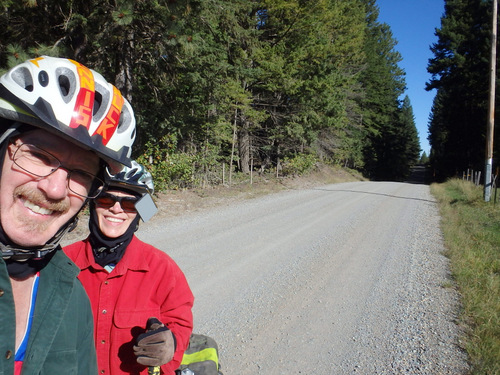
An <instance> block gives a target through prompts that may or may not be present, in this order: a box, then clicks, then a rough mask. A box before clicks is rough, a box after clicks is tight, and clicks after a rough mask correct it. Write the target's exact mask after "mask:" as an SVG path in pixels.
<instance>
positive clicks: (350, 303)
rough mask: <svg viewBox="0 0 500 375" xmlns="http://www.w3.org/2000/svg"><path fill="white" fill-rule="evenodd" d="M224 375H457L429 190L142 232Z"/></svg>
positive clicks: (347, 194) (307, 201)
mask: <svg viewBox="0 0 500 375" xmlns="http://www.w3.org/2000/svg"><path fill="white" fill-rule="evenodd" d="M138 235H139V237H140V238H142V239H143V240H145V241H147V242H149V243H151V244H153V245H154V246H156V247H158V248H160V249H162V250H164V251H166V252H167V253H168V254H170V255H171V256H172V257H173V258H174V259H175V260H176V262H177V263H178V264H179V266H180V267H181V268H182V269H183V270H184V272H185V274H186V277H187V278H188V281H189V283H190V285H191V288H192V290H193V293H194V295H195V298H196V300H195V306H194V310H193V311H194V317H195V328H194V331H195V332H197V333H203V334H207V335H210V336H212V337H213V338H215V339H216V341H217V342H218V344H219V346H220V352H221V353H220V355H221V363H222V371H223V372H224V375H245V374H264V375H268V374H271V375H272V374H308V375H311V374H369V375H372V374H454V375H456V374H465V373H466V371H467V364H466V356H465V354H464V353H463V352H462V351H461V350H460V349H459V347H458V335H459V331H458V327H457V326H456V324H455V318H456V314H457V311H458V308H459V302H458V296H457V294H456V293H455V292H454V290H453V289H452V288H451V287H450V285H451V284H452V283H451V281H450V278H449V270H448V262H447V259H446V258H445V257H444V256H443V251H444V247H443V240H442V236H441V232H440V228H439V215H438V211H437V206H436V203H435V202H434V199H433V197H432V196H431V195H430V192H429V186H427V185H422V184H409V183H392V182H349V183H342V184H334V185H327V186H322V187H317V188H312V189H306V190H295V191H286V192H281V193H277V194H273V195H268V196H265V197H261V198H255V199H252V200H247V201H241V202H236V203H232V204H230V205H227V206H224V207H217V208H212V209H209V210H205V211H202V212H197V213H191V214H187V215H183V216H179V217H175V218H166V219H165V220H161V221H156V222H153V223H150V224H149V225H143V226H142V227H141V229H140V231H139V232H138Z"/></svg>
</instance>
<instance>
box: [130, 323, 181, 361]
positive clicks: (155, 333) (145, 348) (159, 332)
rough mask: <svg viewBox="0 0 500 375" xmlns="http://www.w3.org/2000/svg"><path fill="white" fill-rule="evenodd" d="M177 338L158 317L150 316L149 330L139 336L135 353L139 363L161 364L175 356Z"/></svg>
mask: <svg viewBox="0 0 500 375" xmlns="http://www.w3.org/2000/svg"><path fill="white" fill-rule="evenodd" d="M174 352H175V339H174V335H173V334H172V331H170V330H169V329H168V328H167V327H165V325H164V324H163V323H162V322H160V321H159V320H158V319H157V318H149V319H148V324H147V330H146V332H145V333H142V334H140V335H139V336H138V337H137V344H136V345H134V354H135V356H136V357H137V363H140V364H141V365H144V366H161V365H164V364H165V363H168V362H170V361H171V360H172V358H174Z"/></svg>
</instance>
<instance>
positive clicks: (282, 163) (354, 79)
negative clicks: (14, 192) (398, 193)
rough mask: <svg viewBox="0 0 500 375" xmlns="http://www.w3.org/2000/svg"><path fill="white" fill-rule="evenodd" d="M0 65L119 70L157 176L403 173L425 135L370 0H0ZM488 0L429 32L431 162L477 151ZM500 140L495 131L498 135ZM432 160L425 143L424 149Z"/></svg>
mask: <svg viewBox="0 0 500 375" xmlns="http://www.w3.org/2000/svg"><path fill="white" fill-rule="evenodd" d="M0 4H1V6H2V9H3V12H2V14H1V15H0V35H1V37H0V70H1V71H2V72H3V71H6V70H7V69H8V68H10V67H12V66H14V65H16V64H18V63H20V62H22V61H24V60H26V59H28V58H32V57H36V56H40V55H50V56H61V57H67V58H71V59H74V60H77V61H79V62H81V63H83V64H85V65H87V66H89V67H91V68H93V69H94V70H96V71H98V72H100V73H101V74H102V75H103V76H104V77H106V78H107V79H108V80H109V81H110V82H113V83H114V84H115V85H116V86H117V87H118V88H119V89H120V90H121V92H122V93H123V95H124V96H125V97H126V98H127V99H128V100H129V101H130V102H131V104H132V106H133V108H134V111H135V115H136V119H137V124H138V131H137V139H136V143H135V146H134V154H133V156H134V157H135V158H137V159H138V160H139V161H140V162H142V163H144V164H146V165H147V166H148V167H149V168H150V169H151V171H152V172H153V175H154V177H155V180H156V182H157V185H158V187H159V188H160V189H161V188H178V187H189V186H194V185H196V184H198V183H199V182H200V181H201V180H203V181H204V182H208V183H209V184H217V183H220V179H221V168H222V167H221V166H222V165H224V168H226V170H227V172H226V173H232V172H235V173H236V172H238V173H243V174H248V173H249V172H250V171H258V172H260V173H264V172H269V173H276V174H281V175H286V174H300V173H302V172H305V171H307V170H308V169H311V168H313V167H314V165H316V164H317V163H318V162H322V163H329V164H334V165H340V166H342V167H347V168H351V169H355V170H358V171H360V172H362V173H363V174H364V175H365V176H366V177H367V178H370V179H374V180H393V181H401V180H404V179H405V178H406V177H407V176H408V174H409V172H410V168H411V166H413V165H414V164H415V163H417V162H418V161H419V160H420V158H421V156H420V152H421V150H420V144H419V139H418V133H417V130H416V127H415V122H414V115H413V109H412V106H411V102H410V99H409V98H408V96H406V95H405V72H404V71H403V70H402V69H401V68H400V66H399V63H400V62H401V60H402V58H401V55H400V54H399V52H398V51H397V40H396V39H395V37H394V36H393V34H392V32H391V29H390V27H389V26H388V25H387V24H385V23H382V22H380V21H379V19H378V15H379V9H378V6H377V4H376V1H375V0H115V1H103V0H85V1H83V0H72V1H67V0H23V1H14V0H0ZM490 8H491V0H489V1H485V0H447V1H446V12H445V14H444V15H443V19H442V26H441V28H440V29H437V30H436V33H437V34H436V35H437V36H438V38H439V40H438V42H437V43H436V44H435V45H433V46H431V49H432V52H433V53H434V54H435V58H433V59H431V60H430V61H429V66H428V71H429V73H430V77H431V78H430V80H429V82H428V83H427V89H429V90H433V89H436V92H437V95H436V99H435V101H434V105H433V112H432V114H431V116H430V120H429V121H430V122H429V131H430V133H429V140H430V143H431V147H432V150H431V153H430V155H429V161H430V163H431V164H432V166H433V168H434V170H435V171H437V174H438V175H443V176H445V175H452V174H454V173H456V172H457V171H458V170H459V169H460V168H466V167H467V166H469V165H470V166H473V165H474V166H475V164H480V165H482V164H483V163H484V142H485V140H484V137H485V132H486V113H487V111H486V110H487V103H488V98H487V89H488V63H489V47H488V45H489V42H490V34H489V30H490V25H491V10H490ZM496 144H498V143H496ZM425 159H426V160H427V155H425Z"/></svg>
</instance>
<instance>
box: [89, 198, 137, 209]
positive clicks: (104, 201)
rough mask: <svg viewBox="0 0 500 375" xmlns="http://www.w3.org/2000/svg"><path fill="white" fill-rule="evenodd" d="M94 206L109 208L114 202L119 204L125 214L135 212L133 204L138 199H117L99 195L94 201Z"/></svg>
mask: <svg viewBox="0 0 500 375" xmlns="http://www.w3.org/2000/svg"><path fill="white" fill-rule="evenodd" d="M94 201H95V204H96V205H97V206H99V207H102V208H106V209H107V208H111V207H113V206H114V205H115V204H116V202H119V203H120V206H121V208H122V210H123V211H125V212H134V213H135V212H137V210H136V208H135V204H136V203H137V201H138V199H137V198H135V197H117V196H116V195H113V194H109V193H104V194H101V195H99V196H98V197H97V198H96V199H95V200H94Z"/></svg>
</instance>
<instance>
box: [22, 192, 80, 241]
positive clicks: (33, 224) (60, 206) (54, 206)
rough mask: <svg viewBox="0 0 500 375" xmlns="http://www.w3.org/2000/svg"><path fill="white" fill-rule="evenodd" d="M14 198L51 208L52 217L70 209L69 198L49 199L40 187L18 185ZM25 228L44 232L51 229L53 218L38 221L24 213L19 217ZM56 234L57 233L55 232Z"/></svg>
mask: <svg viewBox="0 0 500 375" xmlns="http://www.w3.org/2000/svg"><path fill="white" fill-rule="evenodd" d="M13 195H14V199H22V200H26V201H29V202H31V203H32V204H35V205H37V206H40V207H43V208H44V209H47V210H51V211H52V213H51V214H50V216H51V218H56V217H59V216H61V215H64V214H65V213H67V212H68V211H69V209H70V204H69V201H68V200H65V199H63V200H59V201H54V200H51V199H48V198H47V197H46V196H45V194H44V193H43V192H41V191H40V190H38V189H33V188H30V187H28V186H25V185H21V186H18V187H17V188H15V189H14V194H13ZM17 219H18V221H19V222H20V223H21V225H22V226H23V228H24V229H25V230H26V231H27V232H34V233H44V232H46V231H47V230H48V229H49V226H50V225H51V224H52V222H53V220H45V221H36V220H32V219H31V218H30V217H29V216H27V215H23V216H21V217H18V218H17ZM53 234H55V233H53Z"/></svg>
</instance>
